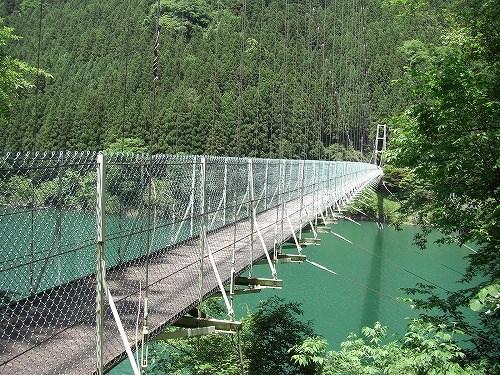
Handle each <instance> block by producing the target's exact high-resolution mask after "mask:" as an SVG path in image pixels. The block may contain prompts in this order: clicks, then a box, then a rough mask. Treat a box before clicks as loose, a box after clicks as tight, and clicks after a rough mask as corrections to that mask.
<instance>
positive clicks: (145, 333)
mask: <svg viewBox="0 0 500 375" xmlns="http://www.w3.org/2000/svg"><path fill="white" fill-rule="evenodd" d="M159 38H160V0H157V3H156V30H155V39H154V44H153V66H152V68H153V82H152V95H151V124H150V127H149V150H148V159H149V160H148V166H147V170H148V177H147V178H148V206H149V207H148V230H147V233H148V244H147V251H146V257H145V293H144V323H143V328H142V346H141V366H140V369H141V373H142V374H146V372H147V368H148V338H149V328H148V299H149V256H150V253H151V248H152V245H153V241H152V236H153V233H151V231H152V230H154V228H153V229H152V228H151V207H152V204H151V203H152V195H153V157H152V152H153V144H154V143H153V142H154V140H153V137H154V125H155V120H156V119H155V115H156V90H157V82H158V60H159V56H158V47H159Z"/></svg>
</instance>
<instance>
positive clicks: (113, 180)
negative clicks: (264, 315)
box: [0, 153, 382, 374]
mask: <svg viewBox="0 0 500 375" xmlns="http://www.w3.org/2000/svg"><path fill="white" fill-rule="evenodd" d="M2 161H3V163H2V166H1V170H2V176H1V178H2V185H0V188H3V189H4V191H3V192H2V193H3V198H4V199H3V202H2V208H1V209H2V215H1V216H0V218H1V220H2V228H4V229H3V230H2V231H3V233H2V234H3V236H2V237H3V238H4V240H3V244H2V246H3V248H2V265H3V266H2V269H1V270H0V274H1V279H0V290H2V301H1V302H2V304H1V307H0V314H1V324H0V373H2V374H3V373H5V374H11V373H16V374H17V373H19V371H23V372H26V371H29V372H30V373H34V374H35V373H40V374H45V373H47V374H48V373H51V374H53V373H89V372H96V373H102V372H105V371H107V370H109V369H110V368H112V367H114V366H115V365H116V364H117V363H119V361H121V360H122V359H123V358H126V357H127V355H128V356H129V358H131V359H134V355H133V351H134V350H136V349H140V348H141V343H140V341H141V336H142V335H141V334H140V333H139V332H138V327H140V326H141V324H139V323H138V322H139V321H144V322H146V323H147V324H146V327H145V328H146V330H145V331H144V333H145V336H146V337H147V336H149V338H150V339H152V338H154V337H155V336H158V335H160V334H162V332H163V331H164V329H165V328H166V327H168V326H169V325H171V324H173V323H175V322H176V321H178V320H179V319H180V318H181V317H183V316H184V315H185V314H186V313H187V312H189V311H191V310H193V308H194V309H196V308H197V307H199V305H200V303H201V302H202V301H203V300H205V299H206V298H208V297H209V296H211V295H213V294H214V293H216V292H219V293H221V295H222V296H223V299H224V301H225V304H226V307H227V310H228V318H229V319H230V320H231V318H232V317H233V310H232V298H233V295H234V294H235V280H236V277H237V276H240V275H241V274H242V273H243V272H245V271H248V274H249V277H251V276H252V265H253V264H254V263H255V262H257V261H259V260H261V259H265V261H266V263H267V264H268V265H269V269H270V280H277V276H278V275H277V271H276V261H277V260H278V258H283V257H284V255H283V254H281V247H280V245H281V244H282V243H283V242H285V241H287V240H289V239H293V241H294V243H295V244H296V247H297V254H294V256H296V257H297V258H295V259H299V260H300V259H301V258H300V257H299V256H300V250H301V246H302V245H301V244H303V243H305V242H306V240H307V238H306V237H305V236H304V233H303V231H302V228H303V227H304V226H306V225H307V226H309V227H310V228H312V230H313V234H314V237H313V239H312V242H314V240H316V238H317V232H316V231H315V228H317V226H318V224H320V223H326V222H327V220H326V219H327V218H326V215H327V214H329V213H332V212H334V211H337V212H338V211H339V210H340V208H341V207H344V206H345V205H347V204H348V203H349V202H350V201H351V200H352V199H354V198H355V197H356V196H357V194H358V193H359V191H361V190H362V189H364V188H366V187H367V186H369V185H370V184H371V183H373V182H374V181H377V179H378V178H380V176H381V173H382V172H381V169H380V168H378V167H376V166H374V165H370V164H365V163H352V162H337V161H303V160H276V159H248V158H224V157H209V156H207V157H204V156H188V155H135V154H110V155H103V154H96V153H50V154H35V155H29V154H12V155H11V154H8V155H5V156H4V157H3V159H2ZM92 184H93V188H91V186H92ZM68 185H71V186H70V187H68ZM16 189H17V190H16ZM91 202H94V203H93V204H91ZM96 202H97V203H96ZM94 205H95V207H96V209H95V210H92V206H94ZM92 211H94V214H95V213H96V214H97V220H95V219H94V220H93V224H92V225H90V224H89V217H91V216H93V215H94V214H92ZM6 228H9V229H6ZM318 231H319V229H318ZM96 243H97V251H96ZM96 253H97V256H96ZM240 281H241V278H240ZM226 287H229V291H228V292H226V289H225V288H226ZM146 289H147V299H145V298H144V295H145V294H146ZM145 303H146V306H145ZM139 317H140V319H139ZM200 331H202V332H205V331H207V332H208V331H211V330H210V329H208V328H207V329H206V330H200ZM122 339H123V340H122ZM127 352H128V353H127ZM134 361H135V362H138V364H136V369H134V371H139V369H140V368H141V366H144V365H146V364H145V363H143V361H142V360H138V358H137V357H136V358H135V359H134Z"/></svg>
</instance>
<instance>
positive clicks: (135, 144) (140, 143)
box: [106, 138, 148, 154]
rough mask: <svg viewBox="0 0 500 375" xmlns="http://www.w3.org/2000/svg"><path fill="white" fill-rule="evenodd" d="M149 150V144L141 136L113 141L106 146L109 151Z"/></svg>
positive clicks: (142, 152)
mask: <svg viewBox="0 0 500 375" xmlns="http://www.w3.org/2000/svg"><path fill="white" fill-rule="evenodd" d="M147 151H148V146H147V145H146V143H145V142H144V140H142V139H140V138H123V139H118V140H117V141H115V142H112V143H111V144H110V145H109V146H108V147H106V152H108V153H120V152H130V153H134V154H144V153H146V152H147Z"/></svg>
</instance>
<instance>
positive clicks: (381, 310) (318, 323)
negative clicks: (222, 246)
mask: <svg viewBox="0 0 500 375" xmlns="http://www.w3.org/2000/svg"><path fill="white" fill-rule="evenodd" d="M360 224H361V225H360V226H359V225H356V224H354V223H351V222H347V221H341V222H339V223H338V224H336V225H331V226H330V228H331V229H332V231H334V232H335V233H337V234H339V235H341V236H343V237H344V238H346V239H348V240H350V241H351V242H352V243H353V244H350V243H348V242H346V241H344V240H343V239H341V238H339V237H337V236H335V235H334V234H331V233H324V234H320V235H319V237H320V238H321V245H319V246H308V247H306V248H304V250H303V253H304V254H305V255H307V259H308V260H310V261H312V262H315V263H318V264H320V265H322V266H324V267H326V268H328V269H330V270H331V271H334V272H336V273H337V274H336V275H335V274H332V273H329V272H327V271H324V270H322V269H319V268H317V267H314V266H313V265H311V264H310V263H288V264H278V266H277V268H278V277H279V278H281V279H282V280H283V283H284V287H283V289H281V290H271V289H268V290H264V291H262V292H260V293H259V294H252V295H244V296H236V297H235V312H236V314H237V316H239V317H242V316H244V315H245V314H246V311H247V308H248V307H250V308H252V309H255V307H256V306H258V303H259V300H265V299H266V298H268V297H270V296H272V295H277V296H281V297H283V298H284V299H286V300H287V301H299V302H302V304H303V305H302V308H303V310H304V319H305V320H312V321H313V323H314V328H315V330H316V332H317V333H318V334H320V335H322V336H323V337H324V338H325V339H326V340H327V341H328V343H329V347H330V348H331V349H337V348H339V344H340V343H341V342H342V341H344V340H345V339H346V337H347V335H348V334H349V333H350V332H354V333H356V334H359V333H360V331H361V328H362V327H364V326H373V324H374V323H375V322H377V321H380V322H381V323H382V324H384V325H387V326H389V329H390V333H403V332H404V331H405V328H406V325H407V320H405V318H406V317H414V316H416V315H417V313H416V312H415V311H412V310H411V309H410V306H409V304H408V303H405V302H400V301H398V300H397V299H398V297H405V294H404V292H403V291H402V290H401V288H406V287H414V286H415V284H416V283H425V284H434V285H435V286H437V288H436V291H438V292H441V293H442V295H444V294H445V290H449V291H453V290H457V289H459V288H460V287H462V285H461V284H459V283H458V282H457V280H459V279H460V278H461V276H462V275H461V274H462V273H463V272H464V270H465V267H466V264H467V261H466V260H465V259H464V258H463V257H464V256H465V255H467V254H469V253H470V250H468V249H466V248H460V247H458V246H454V245H442V246H439V245H437V244H434V243H429V245H428V249H427V250H424V251H422V250H420V249H418V247H416V246H415V245H413V244H412V243H413V236H414V235H415V233H416V232H417V228H413V227H405V228H404V229H403V230H401V231H396V230H395V229H393V228H390V227H385V229H383V230H379V229H378V228H377V225H376V223H373V222H360ZM304 236H312V233H311V234H308V233H306V234H304ZM431 238H434V239H436V238H438V236H437V235H435V236H434V237H432V236H431ZM286 246H287V247H288V246H289V245H286ZM294 251H296V250H295V248H294V246H291V247H288V248H286V249H285V252H290V253H292V252H294ZM254 275H255V276H260V277H270V271H269V266H267V265H259V266H256V267H254ZM247 306H248V307H247Z"/></svg>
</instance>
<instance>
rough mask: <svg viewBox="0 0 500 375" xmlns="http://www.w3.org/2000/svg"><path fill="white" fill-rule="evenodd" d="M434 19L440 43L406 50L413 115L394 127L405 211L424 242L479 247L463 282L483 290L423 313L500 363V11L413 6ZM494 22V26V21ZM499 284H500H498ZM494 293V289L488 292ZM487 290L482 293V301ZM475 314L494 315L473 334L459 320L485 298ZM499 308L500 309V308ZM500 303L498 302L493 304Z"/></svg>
mask: <svg viewBox="0 0 500 375" xmlns="http://www.w3.org/2000/svg"><path fill="white" fill-rule="evenodd" d="M405 3H409V4H410V5H412V6H413V7H414V8H417V7H418V8H419V9H420V10H419V11H420V12H422V13H423V14H426V16H427V17H430V15H432V14H440V15H441V17H442V20H440V23H438V24H440V25H441V26H442V30H441V32H440V34H441V40H440V42H439V43H423V42H422V41H420V40H411V41H408V42H406V43H404V44H403V45H402V46H401V47H400V51H401V52H402V53H403V54H404V55H405V56H406V58H407V67H406V69H405V75H404V78H403V79H402V80H401V84H402V85H405V86H406V87H408V88H409V89H410V91H409V92H410V93H411V97H410V99H411V105H410V106H409V107H408V109H407V110H406V111H405V112H404V113H403V114H402V115H400V116H398V117H395V118H394V119H393V120H392V124H393V132H392V135H393V139H392V142H391V146H392V148H393V150H392V156H393V157H392V162H393V163H395V164H397V165H399V166H401V167H404V168H406V170H407V172H408V175H407V177H406V178H405V180H404V181H403V184H404V185H405V187H406V189H407V191H408V192H409V193H408V195H407V196H406V197H405V199H404V201H403V207H402V209H403V210H404V211H405V212H407V213H414V214H416V217H417V221H418V224H419V225H420V226H421V227H422V228H423V236H421V237H420V238H419V242H420V244H422V245H424V244H425V240H426V237H425V234H426V233H428V232H429V231H431V230H433V229H438V230H440V231H441V233H442V234H443V238H442V239H441V241H443V242H458V243H459V244H467V243H468V244H470V245H472V246H473V247H478V249H477V251H476V250H475V251H473V252H472V253H471V255H470V256H469V258H470V265H469V267H468V270H467V273H466V275H465V277H464V281H471V280H474V282H475V284H474V285H475V286H474V287H471V288H468V289H465V290H460V291H457V292H455V293H451V294H450V295H449V296H448V298H447V299H441V298H438V297H437V296H435V295H434V294H433V292H432V287H430V286H429V287H426V288H424V289H423V290H421V292H422V293H424V295H428V294H430V295H431V296H432V297H431V298H430V299H427V298H425V299H420V298H418V299H416V304H415V306H417V307H425V308H427V309H430V308H435V309H437V310H438V311H440V314H439V315H438V317H436V314H431V315H429V318H430V319H434V320H436V319H438V320H441V321H444V322H447V323H450V324H451V322H460V324H461V325H462V326H463V327H467V332H468V333H469V334H470V335H471V340H472V341H473V343H474V345H475V348H476V350H477V351H476V354H477V355H478V356H480V357H489V358H491V359H493V360H496V361H498V359H499V358H500V352H499V349H498V348H499V342H500V336H499V332H498V319H499V314H494V311H495V309H496V310H498V308H499V306H498V305H499V303H498V292H496V293H495V291H496V290H498V278H499V277H500V229H499V228H500V159H499V156H500V152H499V150H500V125H499V123H498V119H499V118H500V117H499V115H500V105H499V104H500V103H499V95H500V85H499V79H498V77H499V72H500V71H499V69H500V61H499V57H498V56H499V55H498V45H499V44H498V41H499V33H498V30H499V29H500V24H499V22H500V21H499V18H498V14H499V6H498V2H494V1H487V0H485V1H479V0H478V1H459V0H456V1H449V2H436V3H430V4H428V3H427V2H426V1H408V2H405ZM494 15H496V18H495V17H494ZM495 280H496V281H495ZM488 285H490V287H489V286H488ZM480 290H481V292H480ZM478 292H480V294H479V295H478V296H477V299H476V300H475V301H476V302H473V303H472V306H473V307H474V308H475V309H479V308H480V307H482V304H483V302H484V301H485V298H486V296H489V301H490V303H487V304H486V305H488V306H489V307H490V312H489V313H488V314H480V320H481V322H480V324H478V325H474V324H469V323H470V322H468V321H467V320H466V319H464V317H463V314H462V312H461V310H460V307H462V306H468V305H469V303H470V301H471V299H472V298H473V297H474V296H475V295H476V294H477V293H478ZM495 298H496V302H493V301H494V299H495ZM492 299H493V300H492Z"/></svg>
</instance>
